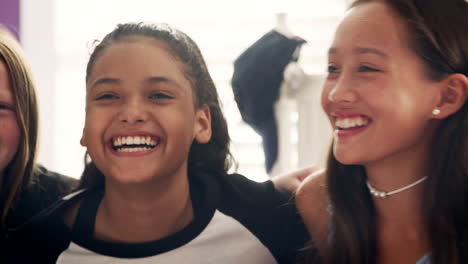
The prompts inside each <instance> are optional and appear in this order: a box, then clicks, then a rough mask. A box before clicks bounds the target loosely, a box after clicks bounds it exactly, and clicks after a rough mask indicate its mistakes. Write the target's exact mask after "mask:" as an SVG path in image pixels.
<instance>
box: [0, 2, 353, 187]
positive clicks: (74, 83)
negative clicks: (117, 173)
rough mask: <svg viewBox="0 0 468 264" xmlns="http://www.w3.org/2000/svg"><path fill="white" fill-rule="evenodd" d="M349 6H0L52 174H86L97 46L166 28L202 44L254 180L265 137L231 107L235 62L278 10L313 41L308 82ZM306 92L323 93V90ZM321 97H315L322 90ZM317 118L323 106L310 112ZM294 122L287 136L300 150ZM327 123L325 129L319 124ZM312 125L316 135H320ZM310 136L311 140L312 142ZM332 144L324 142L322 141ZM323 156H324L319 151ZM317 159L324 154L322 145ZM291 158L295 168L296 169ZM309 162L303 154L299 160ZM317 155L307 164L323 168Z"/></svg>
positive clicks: (243, 166) (307, 53)
mask: <svg viewBox="0 0 468 264" xmlns="http://www.w3.org/2000/svg"><path fill="white" fill-rule="evenodd" d="M347 2H348V1H346V0H322V1H320V0H289V1H272V0H237V1H220V0H197V1H189V0H171V1H159V0H132V1H129V0H80V1H70V0H41V1H37V0H1V1H0V23H2V24H4V25H5V26H7V27H8V28H9V29H10V30H11V31H12V32H13V33H15V34H16V35H17V37H18V38H19V39H20V42H21V44H22V46H23V48H24V49H25V52H26V57H27V59H29V62H30V64H31V66H32V70H33V74H34V77H35V79H36V82H37V88H38V96H39V105H40V118H41V120H40V122H41V123H40V124H41V129H40V133H41V134H40V149H39V157H38V161H39V162H40V163H42V164H44V165H45V166H46V167H47V168H49V169H51V170H55V171H58V172H61V173H63V174H66V175H70V176H73V177H79V176H80V174H81V171H82V169H83V156H84V152H85V149H84V148H83V147H81V146H80V144H79V140H80V137H81V132H82V128H83V124H84V103H85V81H84V76H85V67H86V62H87V60H88V57H89V54H90V53H91V47H92V44H93V41H94V40H99V39H101V38H102V37H103V36H104V35H105V34H106V33H108V32H110V31H111V30H112V29H113V28H114V27H115V25H116V24H118V23H122V22H138V21H152V22H166V23H169V24H171V25H172V26H175V27H177V28H179V29H181V30H182V31H184V32H186V33H187V34H188V35H189V36H191V37H192V38H193V39H194V40H195V41H196V42H197V44H198V45H199V47H200V48H201V50H202V53H203V55H204V57H205V59H206V61H207V64H208V68H209V70H210V72H211V75H212V77H213V79H214V81H215V83H216V85H217V88H218V92H219V95H220V97H221V101H222V104H223V111H224V113H225V116H226V118H227V121H228V126H229V131H230V134H231V137H232V151H233V153H234V156H235V158H236V160H237V161H238V164H239V167H238V172H240V173H242V174H244V175H246V176H248V177H249V178H251V179H253V180H257V181H262V180H266V179H268V175H267V173H266V172H265V169H264V158H263V150H262V146H261V137H260V136H259V135H257V134H256V133H255V132H254V131H253V130H252V129H251V128H250V127H249V126H247V125H246V124H245V123H244V122H243V121H242V119H241V117H240V114H239V110H238V108H237V105H236V103H235V101H234V97H233V93H232V88H231V83H230V81H231V77H232V73H233V62H234V60H235V59H236V58H237V56H239V55H240V54H241V53H242V52H243V51H244V50H245V49H246V48H247V47H248V46H249V45H251V44H252V43H254V42H255V41H256V40H257V39H259V38H260V37H261V36H262V35H263V34H265V33H266V32H268V31H270V30H271V29H273V28H275V26H276V24H277V16H278V14H279V13H283V14H285V22H286V24H287V26H288V28H289V30H290V31H291V32H292V33H294V34H295V35H297V36H300V37H302V38H303V39H305V40H307V43H306V44H305V45H304V46H303V47H302V49H301V54H300V58H299V62H298V63H299V65H300V67H301V68H302V69H303V70H304V72H306V73H307V74H310V75H311V76H321V75H323V74H324V73H325V70H326V52H327V49H328V46H329V45H330V42H331V39H332V36H333V32H334V29H335V27H336V24H337V22H338V21H339V19H340V17H341V16H343V15H344V13H345V11H346V5H347ZM310 89H320V86H319V85H315V86H314V87H310ZM316 94H317V93H316ZM310 108H311V109H313V111H317V112H320V111H321V109H320V106H319V104H318V103H313V104H311V105H310ZM288 114H290V115H291V120H292V122H293V123H292V125H291V129H292V130H291V131H292V133H290V135H288V137H289V138H288V139H287V140H289V141H290V142H291V146H292V149H296V148H295V147H296V146H297V145H298V144H299V145H300V142H299V143H298V136H297V133H295V132H294V131H295V130H294V129H296V127H295V125H294V122H297V121H298V119H299V117H298V116H300V115H298V114H297V113H296V112H295V111H292V112H291V113H288ZM322 125H324V126H326V125H328V124H326V123H320V126H322ZM318 126H319V125H317V127H315V126H314V129H322V128H321V127H320V128H319V127H318ZM311 136H312V135H311ZM317 140H319V141H320V142H327V141H329V138H328V137H325V138H320V139H317ZM319 150H320V151H319ZM315 152H317V153H318V156H320V157H323V156H324V155H325V153H324V151H323V147H322V146H321V147H320V149H319V148H317V151H315ZM297 155H298V153H297V151H293V152H292V153H291V155H290V156H291V157H292V158H291V159H290V161H288V162H290V163H291V164H290V166H289V167H288V168H293V169H294V168H297V167H301V166H303V165H304V161H303V162H298V160H301V157H297ZM302 160H306V161H308V160H307V157H302ZM319 162H320V161H319V160H318V159H317V158H313V159H312V158H311V159H310V163H319Z"/></svg>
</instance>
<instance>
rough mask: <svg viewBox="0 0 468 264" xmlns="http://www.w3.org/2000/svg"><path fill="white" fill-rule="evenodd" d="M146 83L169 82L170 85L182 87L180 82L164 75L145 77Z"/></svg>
mask: <svg viewBox="0 0 468 264" xmlns="http://www.w3.org/2000/svg"><path fill="white" fill-rule="evenodd" d="M145 83H146V84H153V83H155V84H157V83H168V84H170V85H173V86H176V87H177V88H182V87H181V86H180V85H179V83H177V82H176V81H175V80H173V79H170V78H167V77H163V76H152V77H149V78H147V79H145Z"/></svg>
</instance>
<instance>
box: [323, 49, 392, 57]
mask: <svg viewBox="0 0 468 264" xmlns="http://www.w3.org/2000/svg"><path fill="white" fill-rule="evenodd" d="M336 53H338V49H337V48H330V49H328V55H331V54H336ZM353 53H355V54H368V53H370V54H375V55H378V56H380V57H383V58H388V55H387V54H386V53H385V52H383V51H381V50H379V49H375V48H366V47H357V48H354V49H353Z"/></svg>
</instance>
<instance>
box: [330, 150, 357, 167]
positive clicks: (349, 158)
mask: <svg viewBox="0 0 468 264" xmlns="http://www.w3.org/2000/svg"><path fill="white" fill-rule="evenodd" d="M356 154H357V153H356V152H353V151H343V150H337V149H334V150H333V155H334V156H335V159H336V160H337V161H338V162H340V163H341V164H344V165H357V164H362V159H359V158H358V157H357V155H356Z"/></svg>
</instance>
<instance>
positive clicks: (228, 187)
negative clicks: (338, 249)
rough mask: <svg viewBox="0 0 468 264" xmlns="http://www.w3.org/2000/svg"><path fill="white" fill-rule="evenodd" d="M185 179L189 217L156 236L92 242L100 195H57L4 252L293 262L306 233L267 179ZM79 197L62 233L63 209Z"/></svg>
mask: <svg viewBox="0 0 468 264" xmlns="http://www.w3.org/2000/svg"><path fill="white" fill-rule="evenodd" d="M189 181H190V196H191V199H192V204H193V209H194V215H195V217H194V220H193V221H192V222H191V223H190V224H189V225H187V226H186V227H185V228H183V229H182V230H181V231H179V232H176V233H175V234H172V235H170V236H168V237H165V238H163V239H160V240H156V241H150V242H145V243H118V242H108V241H103V240H98V239H96V238H95V237H94V223H95V218H96V213H97V209H98V206H99V203H100V201H101V199H102V197H103V195H104V192H105V190H103V189H91V190H80V191H78V192H76V193H74V194H72V195H69V196H68V197H65V198H64V199H62V200H61V201H59V202H57V203H55V204H54V205H53V206H51V207H50V208H48V209H47V210H45V211H43V212H42V213H41V214H40V215H38V216H37V217H35V218H34V219H32V220H31V221H30V222H28V223H26V224H25V225H24V226H22V227H21V228H20V229H19V230H17V231H15V232H12V233H11V234H10V240H9V246H10V247H11V249H10V250H9V252H10V253H11V254H12V256H14V259H15V261H16V262H17V263H23V262H24V263H37V262H39V263H56V261H57V263H124V262H125V261H128V259H129V258H130V259H134V260H138V263H142V264H143V263H213V264H214V263H246V264H247V263H265V264H267V263H294V261H295V258H296V254H297V251H298V250H299V249H300V248H302V247H303V246H304V244H305V243H306V241H307V240H308V233H307V231H306V229H305V227H304V225H303V223H302V221H301V219H300V216H299V215H298V213H297V210H296V207H295V205H294V202H293V201H292V200H291V198H290V196H289V195H288V194H287V193H285V192H282V191H279V190H277V189H275V188H274V186H273V183H272V182H271V181H267V182H264V183H257V182H254V181H251V180H248V179H247V178H245V177H243V176H241V175H238V174H232V175H225V174H218V173H206V172H198V173H195V174H192V175H191V176H189ZM79 200H81V201H82V203H81V206H80V208H79V211H78V215H77V218H76V219H75V224H74V226H73V228H69V227H68V226H66V225H65V223H64V222H63V212H64V210H65V209H66V208H67V207H68V206H69V205H71V204H73V203H75V202H76V201H79ZM161 213H164V212H161ZM129 228H131V227H129ZM15 252H22V254H15ZM125 263H127V262H125Z"/></svg>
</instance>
